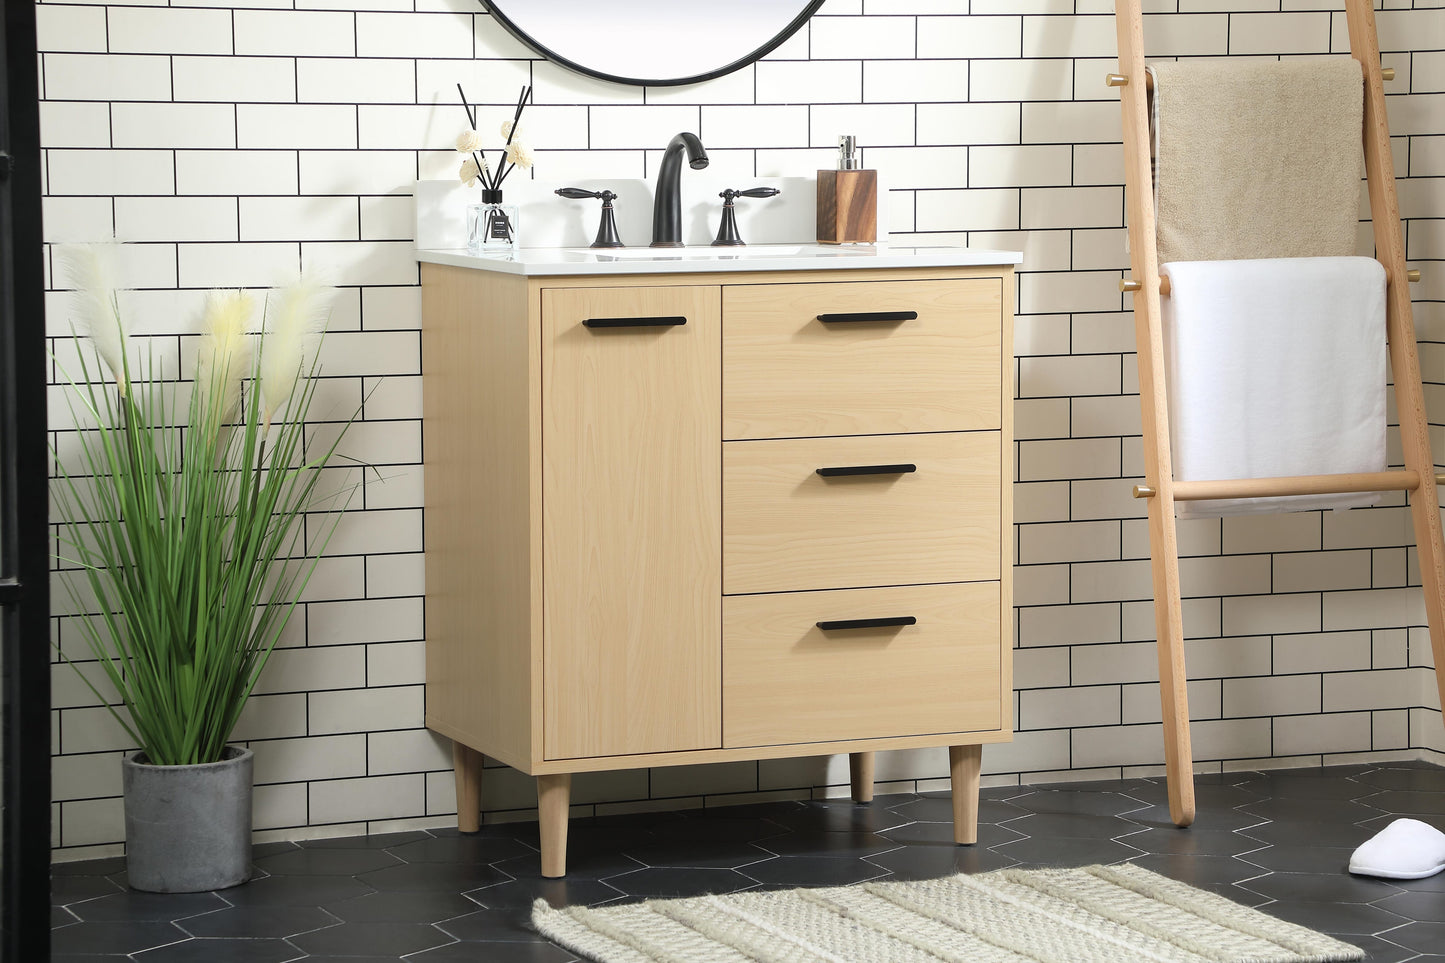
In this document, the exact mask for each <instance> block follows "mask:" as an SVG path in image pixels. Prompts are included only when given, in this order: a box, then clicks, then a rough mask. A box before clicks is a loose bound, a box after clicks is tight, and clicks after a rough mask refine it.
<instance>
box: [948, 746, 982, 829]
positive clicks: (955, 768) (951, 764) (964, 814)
mask: <svg viewBox="0 0 1445 963" xmlns="http://www.w3.org/2000/svg"><path fill="white" fill-rule="evenodd" d="M982 767H983V746H949V747H948V774H949V776H950V777H951V778H952V780H953V841H954V842H956V843H958V844H959V845H960V846H972V845H973V844H974V843H976V842H978V774H979V770H980V769H981V768H982Z"/></svg>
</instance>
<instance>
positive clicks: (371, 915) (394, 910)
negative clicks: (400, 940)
mask: <svg viewBox="0 0 1445 963" xmlns="http://www.w3.org/2000/svg"><path fill="white" fill-rule="evenodd" d="M323 909H324V910H325V911H326V912H327V913H328V914H330V915H332V916H335V917H336V918H338V919H340V920H343V921H345V922H347V923H438V922H440V921H442V920H449V919H452V918H453V917H457V916H465V915H466V914H467V913H473V912H476V911H477V910H478V909H480V904H478V903H476V902H475V901H473V900H470V899H467V897H465V896H463V895H461V894H460V893H450V892H442V893H437V892H427V891H421V892H405V893H394V892H378V893H368V894H367V895H365V896H357V897H356V898H354V899H346V900H342V901H341V902H339V903H327V904H326V906H324V907H323Z"/></svg>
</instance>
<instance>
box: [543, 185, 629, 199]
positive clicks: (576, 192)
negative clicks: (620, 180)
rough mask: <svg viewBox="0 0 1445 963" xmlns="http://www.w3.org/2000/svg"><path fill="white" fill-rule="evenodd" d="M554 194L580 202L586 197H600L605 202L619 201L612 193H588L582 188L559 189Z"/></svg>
mask: <svg viewBox="0 0 1445 963" xmlns="http://www.w3.org/2000/svg"><path fill="white" fill-rule="evenodd" d="M552 193H554V194H560V195H561V196H562V197H570V198H572V199H573V200H580V199H581V198H584V197H599V198H601V199H602V200H604V201H615V200H617V195H616V194H614V193H612V192H611V191H587V190H583V189H582V188H580V187H559V188H557V189H556V190H555V191H553V192H552Z"/></svg>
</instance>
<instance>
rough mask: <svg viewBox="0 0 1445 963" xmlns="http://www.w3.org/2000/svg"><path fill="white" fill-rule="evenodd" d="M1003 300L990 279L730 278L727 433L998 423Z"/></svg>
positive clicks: (776, 434) (962, 427) (886, 430)
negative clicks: (879, 317) (882, 317)
mask: <svg viewBox="0 0 1445 963" xmlns="http://www.w3.org/2000/svg"><path fill="white" fill-rule="evenodd" d="M1002 299H1003V282H1002V281H1001V280H1000V279H998V278H973V279H967V280H954V281H854V282H839V283H828V284H751V285H749V284H743V285H733V284H730V285H728V286H727V287H725V288H724V289H723V437H724V438H729V439H732V438H788V437H795V436H803V435H864V434H891V433H894V432H907V431H970V430H975V429H992V428H998V427H999V426H1000V421H999V412H1000V397H999V396H1000V387H999V386H1000V383H1001V377H1002V373H1001V370H1000V357H999V355H1000V347H999V345H1000V337H1001V326H1002V310H1003V300H1002ZM909 312H914V313H916V314H917V317H916V318H913V319H911V320H895V321H849V320H833V321H819V320H818V317H819V316H820V315H825V316H826V315H833V316H838V315H844V316H847V315H854V316H857V315H863V316H867V315H870V314H877V313H895V314H897V313H902V314H907V313H909Z"/></svg>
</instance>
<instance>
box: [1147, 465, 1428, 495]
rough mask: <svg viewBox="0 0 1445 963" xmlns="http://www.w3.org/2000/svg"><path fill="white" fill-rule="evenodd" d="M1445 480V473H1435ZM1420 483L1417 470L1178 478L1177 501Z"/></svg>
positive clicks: (1406, 488) (1405, 487)
mask: <svg viewBox="0 0 1445 963" xmlns="http://www.w3.org/2000/svg"><path fill="white" fill-rule="evenodd" d="M1435 477H1436V480H1437V481H1445V475H1437V476H1435ZM1419 487H1420V476H1419V474H1418V473H1416V472H1414V471H1409V470H1407V471H1378V472H1354V473H1349V474H1342V475H1290V476H1286V477H1280V478H1225V479H1219V480H1217V481H1177V482H1175V483H1174V500H1175V501H1176V502H1193V501H1201V500H1204V499H1210V498H1272V497H1279V496H1281V495H1343V494H1348V493H1350V492H1402V491H1403V492H1412V491H1414V490H1415V489H1417V488H1419ZM1155 494H1156V492H1155V489H1154V488H1152V487H1151V486H1149V485H1136V486H1134V497H1135V498H1152V497H1153V496H1154V495H1155Z"/></svg>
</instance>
